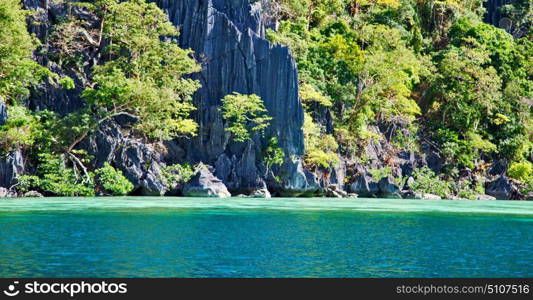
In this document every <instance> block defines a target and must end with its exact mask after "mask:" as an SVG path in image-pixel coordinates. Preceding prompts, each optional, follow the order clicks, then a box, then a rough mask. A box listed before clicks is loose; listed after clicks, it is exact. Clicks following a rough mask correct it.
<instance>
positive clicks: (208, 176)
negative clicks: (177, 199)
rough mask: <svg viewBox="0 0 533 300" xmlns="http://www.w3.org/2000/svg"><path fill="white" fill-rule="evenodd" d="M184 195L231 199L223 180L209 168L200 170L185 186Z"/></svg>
mask: <svg viewBox="0 0 533 300" xmlns="http://www.w3.org/2000/svg"><path fill="white" fill-rule="evenodd" d="M183 195H184V196H186V197H211V198H228V197H231V194H230V193H229V191H228V189H227V188H226V186H225V185H224V183H223V182H222V180H220V179H218V178H217V177H215V175H213V174H212V173H211V171H209V169H208V168H207V167H202V168H200V171H198V173H197V174H196V175H195V176H194V177H193V178H192V179H191V180H190V181H189V183H187V184H186V185H185V187H184V188H183Z"/></svg>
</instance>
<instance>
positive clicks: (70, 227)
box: [0, 197, 533, 277]
mask: <svg viewBox="0 0 533 300" xmlns="http://www.w3.org/2000/svg"><path fill="white" fill-rule="evenodd" d="M532 276H533V202H514V201H428V200H391V199H324V198H311V199H281V198H274V199H247V198H238V199H237V198H235V199H204V198H170V197H169V198H151V197H125V198H44V199H43V198H41V199H38V198H34V199H2V200H0V277H532Z"/></svg>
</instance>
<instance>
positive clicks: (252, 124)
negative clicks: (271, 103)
mask: <svg viewBox="0 0 533 300" xmlns="http://www.w3.org/2000/svg"><path fill="white" fill-rule="evenodd" d="M221 112H222V117H223V118H224V119H226V120H227V121H228V125H227V127H226V131H228V132H231V133H232V134H233V139H234V140H235V141H237V142H245V141H247V140H250V139H251V135H252V133H253V132H255V131H260V130H263V129H265V128H267V127H268V126H269V125H270V120H272V118H271V117H269V116H268V115H267V112H268V111H267V109H266V108H265V105H264V103H263V100H262V99H261V97H259V96H257V95H255V94H252V95H243V94H239V93H233V94H229V95H227V96H226V97H224V99H222V107H221Z"/></svg>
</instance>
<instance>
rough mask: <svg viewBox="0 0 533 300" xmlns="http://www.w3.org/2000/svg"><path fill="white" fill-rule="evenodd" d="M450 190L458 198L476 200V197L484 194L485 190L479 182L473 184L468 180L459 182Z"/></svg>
mask: <svg viewBox="0 0 533 300" xmlns="http://www.w3.org/2000/svg"><path fill="white" fill-rule="evenodd" d="M452 189H453V190H454V191H455V194H457V196H458V197H459V198H463V199H470V200H476V199H477V196H478V195H483V194H485V188H484V187H483V184H482V183H481V182H477V183H475V184H474V183H473V182H471V181H469V180H460V181H457V182H455V183H454V184H453V185H452Z"/></svg>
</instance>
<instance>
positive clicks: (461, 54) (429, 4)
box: [268, 0, 533, 194]
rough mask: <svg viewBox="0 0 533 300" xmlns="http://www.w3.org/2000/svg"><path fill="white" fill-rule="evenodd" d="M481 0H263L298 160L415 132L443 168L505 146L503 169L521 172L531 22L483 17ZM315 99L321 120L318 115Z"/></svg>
mask: <svg viewBox="0 0 533 300" xmlns="http://www.w3.org/2000/svg"><path fill="white" fill-rule="evenodd" d="M482 4H483V1H480V0H468V1H452V0H448V1H420V0H418V1H416V0H383V1H380V0H376V1H372V0H368V1H367V0H365V1H363V0H317V1H308V0H281V1H279V2H272V3H271V5H270V6H269V8H268V9H269V12H270V15H272V16H275V18H277V19H280V20H281V21H280V22H279V24H278V28H277V30H270V31H269V32H268V37H269V39H270V40H271V41H272V42H274V43H280V44H284V45H287V46H289V47H290V48H291V49H292V52H293V54H294V55H295V57H296V59H297V63H298V67H299V73H300V81H301V89H300V95H301V98H302V101H303V102H304V105H305V108H306V110H307V113H308V116H306V123H305V126H304V133H306V144H307V155H306V157H307V159H306V160H307V162H308V163H309V164H312V165H313V164H314V165H319V166H327V165H330V164H331V163H334V162H335V159H334V157H332V156H331V153H333V152H336V153H338V154H341V155H344V156H348V157H352V158H354V159H359V160H364V151H363V150H364V147H365V145H366V143H369V142H371V141H379V140H380V139H383V138H388V139H390V140H392V142H394V143H395V145H396V146H397V148H398V149H399V150H401V149H406V148H410V149H413V148H415V149H416V148H417V147H419V145H420V139H421V138H423V139H427V140H429V142H431V143H432V144H435V145H436V146H437V147H438V149H439V151H440V154H441V155H442V156H443V157H444V158H445V168H444V174H443V176H448V177H449V178H453V177H454V176H456V175H457V174H458V173H459V171H460V170H461V169H463V168H469V169H473V170H474V169H475V170H479V171H481V170H484V169H485V168H486V167H485V165H484V164H485V163H486V162H489V161H492V160H494V159H496V158H507V159H509V160H510V161H513V162H515V167H514V168H513V170H518V169H520V170H521V171H519V172H518V171H515V172H513V171H512V172H510V175H511V176H513V177H515V178H516V179H519V180H522V181H523V182H526V181H530V180H531V179H530V177H529V175H528V177H527V178H528V179H526V178H525V177H524V176H523V175H521V174H522V173H527V172H528V170H531V168H530V167H531V163H530V162H529V161H528V160H530V157H531V153H532V149H533V142H532V141H533V121H532V118H531V114H532V110H531V105H532V103H531V99H532V96H533V95H532V88H533V81H532V75H533V72H532V71H533V65H532V62H533V61H532V57H533V43H532V42H533V40H532V32H531V30H530V29H529V32H522V35H520V36H515V37H513V36H512V35H511V34H509V33H507V32H505V31H504V30H503V29H499V28H497V27H495V26H492V25H489V24H486V23H483V22H482V18H483V13H484V9H483V5H482ZM514 5H515V7H510V6H506V7H505V10H507V11H509V12H510V11H513V12H515V13H514V14H513V15H512V16H511V15H509V17H513V18H515V22H517V23H520V24H521V25H523V23H525V22H528V20H529V19H528V18H530V17H531V9H532V8H531V7H530V5H531V4H530V3H528V2H527V1H516V2H515V4H514ZM518 11H520V12H522V13H521V14H518V13H516V12H518ZM524 11H525V13H523V12H524ZM528 16H529V17H528ZM529 25H530V24H529ZM521 28H522V29H523V28H524V27H521ZM527 28H530V27H527ZM324 111H326V112H328V113H331V115H332V116H333V119H334V121H333V128H326V127H324V126H321V125H320V124H318V123H319V121H320V120H321V119H323V117H322V116H323V114H324ZM377 124H393V125H394V126H395V128H398V129H407V130H408V133H405V130H404V133H402V134H397V133H396V132H393V133H392V134H391V136H389V137H383V136H380V134H379V132H378V133H376V132H374V131H370V130H368V129H369V126H370V125H377ZM331 136H334V137H335V139H331V141H329V140H330V137H331ZM317 141H320V144H321V145H320V144H319V143H317ZM337 143H338V145H337ZM325 144H327V145H325ZM328 150H329V153H330V154H329V155H328V154H327V153H328ZM529 173H530V172H529ZM515 174H516V175H515ZM426 175H427V174H426ZM426 177H428V176H426ZM441 190H442V189H441ZM441 194H442V193H441Z"/></svg>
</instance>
